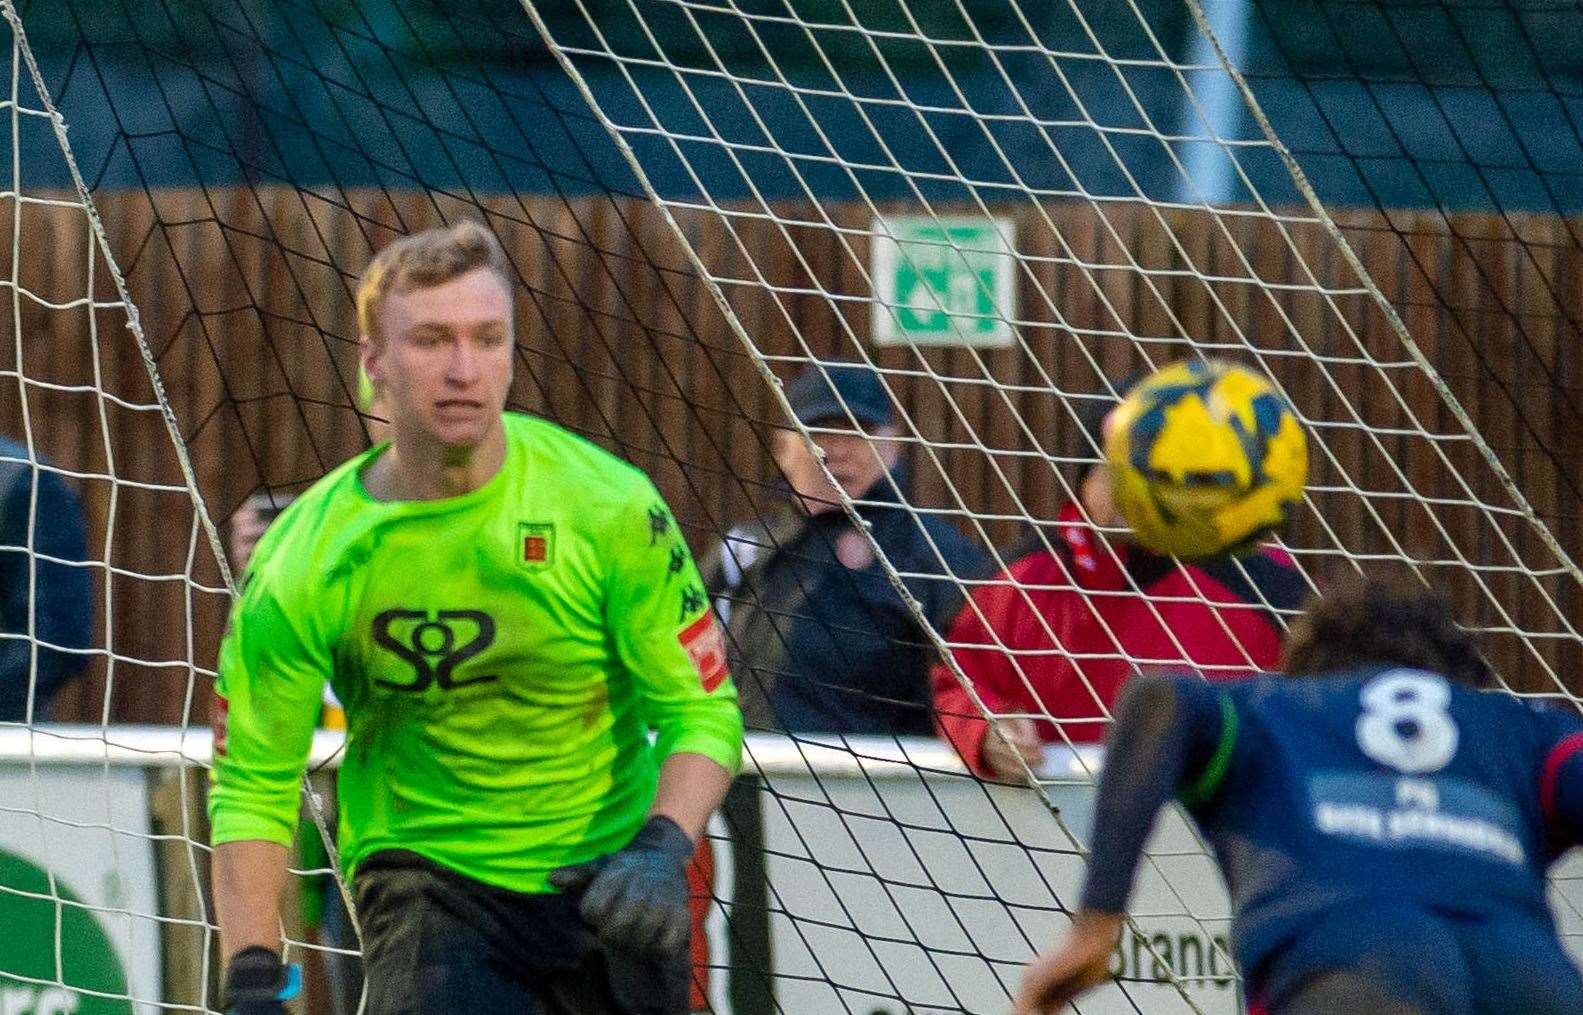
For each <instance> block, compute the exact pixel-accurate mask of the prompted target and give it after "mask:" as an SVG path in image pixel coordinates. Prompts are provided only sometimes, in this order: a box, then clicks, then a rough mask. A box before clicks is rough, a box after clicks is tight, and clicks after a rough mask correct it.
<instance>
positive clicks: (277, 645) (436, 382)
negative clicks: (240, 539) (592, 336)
mask: <svg viewBox="0 0 1583 1015" xmlns="http://www.w3.org/2000/svg"><path fill="white" fill-rule="evenodd" d="M509 277H510V276H509V274H508V265H507V262H506V258H505V254H504V252H503V251H502V250H501V248H500V246H499V244H498V242H497V241H496V240H495V238H494V237H493V235H491V234H490V233H489V232H488V231H487V230H485V229H484V228H483V227H482V226H480V225H477V224H473V223H463V224H461V225H458V226H455V227H453V228H450V229H444V230H431V231H429V232H425V233H419V234H416V235H414V236H410V237H408V238H406V239H403V240H400V241H398V242H396V243H393V244H391V245H390V246H388V247H387V248H385V249H384V250H383V251H381V252H380V254H379V255H378V256H377V257H376V258H375V259H374V261H373V263H372V264H370V265H369V267H368V269H367V271H366V272H365V273H364V275H363V278H362V280H361V282H360V283H359V287H358V293H357V311H358V325H359V329H360V332H361V335H362V342H363V365H364V367H365V369H366V370H367V372H368V374H369V376H370V377H371V378H372V379H373V381H374V383H375V384H376V385H377V386H378V388H379V390H380V393H381V395H382V397H383V398H384V399H385V402H386V405H387V407H388V411H389V413H390V417H391V435H392V439H391V441H390V443H389V444H381V445H379V446H376V447H374V448H372V449H370V450H369V451H367V452H365V453H364V454H362V455H359V456H358V457H356V458H354V459H352V460H351V461H349V462H347V463H345V464H344V465H342V466H341V467H339V468H337V469H336V470H334V471H333V472H331V473H330V474H329V475H328V476H326V477H325V478H324V479H323V480H321V481H320V482H319V483H318V484H316V485H315V486H314V487H313V488H312V489H310V490H309V491H308V492H306V493H304V494H303V495H301V496H300V497H299V498H298V499H297V500H296V501H295V502H294V503H293V504H292V505H291V506H290V508H288V509H287V510H286V512H285V513H283V514H282V515H281V516H280V518H279V519H278V520H277V521H276V523H275V524H274V525H273V526H272V527H271V528H270V530H269V531H268V533H267V534H266V535H265V536H264V538H263V539H262V541H260V543H259V545H258V549H257V550H256V551H255V554H254V556H253V559H252V562H251V565H250V566H249V568H248V571H247V574H246V576H245V577H244V579H243V582H242V588H243V591H242V594H241V596H240V598H239V599H238V601H237V604H236V607H235V610H234V613H233V615H232V619H231V627H230V631H229V633H228V634H227V636H226V639H225V642H224V644H223V646H222V649H221V653H220V677H219V686H218V691H219V694H218V697H217V699H216V702H215V708H216V738H215V765H214V785H213V790H212V793H211V795H210V805H209V806H210V815H211V818H212V824H213V842H214V847H215V849H214V896H215V909H216V913H217V916H218V920H219V925H220V940H221V947H222V949H223V952H224V954H225V957H226V959H227V975H226V995H227V997H226V1004H227V1006H228V1010H229V1011H231V1012H233V1013H238V1015H270V1013H280V1012H282V1011H283V1010H284V1009H283V1008H282V1005H281V1002H282V1001H283V1000H284V999H285V998H286V997H287V996H289V995H290V994H291V993H292V991H293V986H294V984H293V982H292V981H293V980H294V978H295V977H294V976H293V975H292V974H291V971H289V970H288V969H286V968H285V967H283V966H282V964H281V959H280V933H279V926H280V923H279V919H280V914H279V908H278V900H279V898H280V895H281V890H282V888H283V886H284V882H285V877H286V844H287V843H288V842H290V841H291V837H292V832H293V825H294V823H295V820H296V815H297V813H298V786H299V780H300V777H301V775H302V772H303V769H304V766H305V764H306V759H307V756H308V751H309V747H310V743H311V738H312V734H313V727H314V719H315V717H316V715H317V713H318V709H319V702H320V691H321V688H322V687H323V685H324V683H325V681H329V683H330V684H331V685H332V687H333V688H334V690H335V693H336V694H337V696H338V697H339V698H340V700H341V701H342V702H343V703H344V704H345V708H346V717H347V746H346V754H345V758H344V760H343V763H342V767H341V771H340V784H339V790H340V804H341V819H340V820H341V831H340V844H341V849H342V860H343V864H344V867H345V869H346V871H347V874H348V876H349V877H350V878H351V879H352V883H353V885H354V888H355V892H356V902H357V910H358V916H359V918H360V927H361V930H362V938H363V946H364V957H365V964H366V976H367V984H368V1004H367V1007H366V1009H365V1010H366V1011H367V1012H368V1013H369V1015H406V1013H420V1012H421V1013H448V1012H466V1013H469V1015H489V1013H495V1012H499V1013H506V1012H512V1013H524V1012H526V1013H537V1012H577V1013H590V1015H592V1013H600V1012H613V1013H633V1015H638V1013H654V1015H660V1013H673V1012H681V1011H684V1010H685V1008H686V1003H687V981H688V967H687V953H686V951H685V950H684V945H685V944H686V940H687V934H688V929H689V920H688V910H687V901H688V890H687V881H686V877H685V874H684V871H683V865H684V863H685V862H686V860H687V859H688V858H689V857H690V856H691V855H692V852H693V848H694V843H695V840H696V839H697V838H698V837H699V836H700V835H701V834H702V832H703V829H704V826H705V823H706V822H707V820H708V818H709V815H710V814H711V812H713V811H714V809H715V808H716V806H718V804H719V803H720V801H721V799H722V797H723V796H724V794H725V791H726V788H727V785H728V784H729V781H730V778H731V775H732V773H733V772H734V771H735V769H736V766H737V764H738V762H739V756H740V751H741V735H742V733H741V731H742V725H741V715H740V713H739V711H738V709H737V703H736V691H735V689H734V688H733V686H732V683H731V681H730V679H729V677H728V674H727V673H726V668H725V662H724V653H723V651H722V645H721V642H720V636H719V634H718V632H717V629H716V628H715V626H714V621H713V617H712V614H711V613H710V612H709V606H708V604H707V598H706V596H705V595H704V593H703V589H702V586H701V583H700V581H699V578H698V574H697V570H696V568H695V567H694V565H693V561H692V558H691V556H690V555H689V553H688V551H687V546H686V543H685V542H684V541H683V539H682V537H681V535H680V533H679V532H678V531H677V528H676V524H675V522H674V520H673V519H672V517H671V514H670V512H669V511H668V509H667V508H666V506H665V504H664V502H663V501H662V500H661V499H660V497H659V495H658V493H657V492H656V491H655V489H654V487H653V485H652V484H651V483H650V482H649V480H648V479H647V478H646V477H645V476H644V475H643V474H642V473H641V472H639V471H638V470H637V469H635V468H633V467H632V466H630V465H627V464H625V463H624V462H621V461H620V460H618V459H616V458H614V457H612V456H611V455H609V454H607V453H606V452H604V451H602V450H600V449H599V448H597V447H595V446H593V445H592V444H589V443H587V442H586V441H583V440H581V439H580V438H577V437H575V436H573V435H571V434H570V433H568V432H566V431H564V430H562V429H560V428H558V427H555V426H553V425H551V424H549V423H547V422H545V421H543V420H539V419H534V418H531V417H528V416H522V415H517V414H513V413H506V412H504V411H503V408H504V406H505V402H506V396H507V392H508V390H509V388H510V384H511V374H512V357H513V354H514V349H515V343H514V335H513V314H512V295H511V285H510V282H509ZM651 729H652V730H654V731H657V737H656V739H655V740H654V741H653V742H652V743H651V740H650V736H649V734H650V730H651Z"/></svg>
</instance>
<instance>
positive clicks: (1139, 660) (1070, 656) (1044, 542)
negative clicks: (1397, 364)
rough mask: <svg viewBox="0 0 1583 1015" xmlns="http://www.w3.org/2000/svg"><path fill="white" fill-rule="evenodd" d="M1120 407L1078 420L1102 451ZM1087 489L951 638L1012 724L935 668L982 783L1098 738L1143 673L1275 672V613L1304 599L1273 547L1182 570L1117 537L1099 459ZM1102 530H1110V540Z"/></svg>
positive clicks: (959, 741)
mask: <svg viewBox="0 0 1583 1015" xmlns="http://www.w3.org/2000/svg"><path fill="white" fill-rule="evenodd" d="M1113 408H1114V403H1111V402H1106V401H1098V400H1096V401H1094V402H1092V403H1091V404H1089V405H1088V406H1086V407H1085V410H1084V411H1083V412H1082V413H1081V414H1080V415H1081V417H1082V423H1083V426H1084V429H1085V431H1086V432H1087V433H1088V435H1089V437H1090V439H1091V440H1092V442H1093V447H1094V448H1096V449H1097V448H1098V447H1099V446H1100V444H1101V443H1102V441H1101V438H1100V434H1101V433H1102V431H1103V424H1104V419H1105V418H1106V417H1107V416H1108V415H1109V413H1110V410H1111V409H1113ZM1077 493H1078V497H1079V498H1080V499H1081V500H1082V503H1083V511H1079V510H1078V507H1077V504H1076V503H1073V502H1068V503H1067V504H1065V505H1064V506H1063V507H1062V508H1061V511H1060V514H1059V516H1058V520H1057V521H1056V523H1055V524H1054V525H1046V526H1042V527H1041V532H1040V533H1038V534H1037V535H1038V536H1039V537H1040V538H1035V539H1032V540H1030V541H1028V542H1027V543H1026V544H1025V546H1026V549H1025V551H1024V552H1021V553H1019V554H1017V555H1015V556H1013V557H1011V558H1010V563H1009V564H1008V565H1007V566H1006V569H1005V570H1004V571H1003V572H1001V574H1000V575H998V576H997V577H996V579H995V581H994V582H993V583H992V584H989V585H984V586H980V587H979V588H978V589H977V590H976V591H975V592H974V594H973V596H972V597H971V599H970V600H969V601H968V603H967V604H966V605H965V606H964V607H963V608H962V611H961V612H960V613H959V614H958V615H957V618H956V620H955V622H954V623H953V625H952V627H951V630H950V633H949V634H948V635H947V638H946V641H947V643H948V644H949V645H950V646H951V655H952V657H953V658H954V659H955V661H956V663H957V665H958V666H960V667H961V670H962V672H963V673H964V674H965V675H966V676H967V681H968V684H970V685H971V687H972V690H973V692H974V693H975V694H976V695H977V697H978V698H979V700H981V701H982V702H983V705H984V707H985V708H986V709H988V710H989V711H990V712H991V713H994V714H995V715H999V716H1004V717H1005V718H1001V719H999V720H998V721H997V723H996V725H997V726H998V727H999V735H995V734H992V733H991V732H990V729H989V725H988V723H986V722H985V721H984V719H983V718H982V713H981V711H980V709H979V707H978V705H977V704H976V703H975V702H974V701H973V699H972V698H971V697H969V693H968V690H967V688H966V687H964V686H963V685H962V682H961V681H960V680H959V678H958V677H957V676H956V674H955V673H954V672H953V671H952V669H951V668H950V667H948V666H946V665H944V664H939V665H936V666H935V668H934V672H933V681H932V682H933V687H934V703H935V708H936V714H937V721H938V722H939V725H940V729H941V732H942V734H943V735H944V736H945V738H946V739H947V740H948V741H950V743H951V744H952V745H953V746H954V747H955V748H956V750H957V752H958V753H959V754H961V756H962V758H963V760H964V761H966V762H967V765H968V767H969V768H971V769H972V770H973V771H974V772H976V773H977V774H979V775H982V776H992V777H999V778H1002V779H1011V780H1021V779H1022V778H1023V777H1024V769H1023V765H1024V764H1025V763H1026V764H1027V765H1028V766H1030V767H1035V766H1037V764H1038V762H1039V759H1040V757H1041V755H1042V751H1043V745H1044V744H1046V743H1052V742H1054V743H1073V744H1080V743H1093V742H1096V741H1098V740H1100V739H1101V738H1102V737H1103V736H1104V732H1105V727H1106V724H1107V722H1108V716H1109V714H1110V704H1111V702H1113V701H1114V700H1115V698H1116V694H1117V692H1118V691H1119V690H1120V688H1121V685H1122V683H1123V682H1125V681H1126V680H1127V678H1128V677H1130V676H1132V674H1134V673H1138V672H1143V671H1152V670H1159V669H1168V670H1176V669H1181V668H1182V667H1184V666H1188V667H1192V668H1194V669H1197V670H1199V671H1201V672H1203V673H1204V674H1205V675H1206V676H1208V677H1210V678H1214V677H1217V676H1219V677H1227V676H1237V675H1245V674H1248V673H1251V672H1255V671H1259V670H1267V669H1272V668H1273V667H1274V666H1275V665H1276V661H1277V659H1278V657H1279V655H1280V641H1281V633H1282V630H1283V628H1282V626H1281V624H1280V622H1279V620H1278V619H1277V613H1278V612H1282V611H1292V612H1296V610H1297V609H1298V607H1299V606H1300V605H1301V603H1302V599H1303V598H1304V595H1305V593H1306V592H1307V587H1306V584H1305V583H1304V581H1303V578H1302V576H1301V575H1300V574H1299V573H1298V572H1297V570H1296V568H1295V567H1294V566H1293V564H1292V561H1291V558H1290V557H1288V556H1287V555H1286V554H1285V553H1284V552H1282V551H1280V550H1277V549H1275V548H1273V547H1267V548H1264V549H1261V550H1260V551H1258V552H1257V553H1254V554H1250V555H1248V556H1245V557H1242V558H1239V559H1237V560H1220V561H1213V562H1208V563H1203V564H1196V565H1184V564H1179V563H1177V562H1176V561H1175V560H1173V559H1171V558H1168V557H1160V556H1157V555H1155V554H1153V553H1150V552H1148V551H1146V550H1144V549H1143V548H1142V547H1141V546H1137V545H1135V544H1131V543H1128V542H1127V541H1126V539H1125V536H1124V535H1121V534H1119V533H1117V532H1114V531H1108V530H1112V529H1114V528H1115V527H1117V526H1120V525H1122V524H1123V523H1122V522H1121V520H1120V516H1119V514H1118V512H1117V510H1116V508H1115V505H1114V502H1113V501H1112V499H1111V486H1110V474H1109V470H1108V468H1107V467H1106V466H1105V465H1104V464H1103V463H1102V462H1096V463H1094V464H1091V465H1088V466H1086V467H1085V468H1084V469H1083V472H1082V474H1081V475H1080V476H1079V477H1078V485H1077ZM1085 512H1086V514H1087V519H1086V520H1085V518H1084V517H1083V516H1084V513H1085ZM1091 523H1092V524H1091ZM1094 525H1098V526H1100V527H1101V528H1104V529H1106V530H1107V532H1106V533H1105V537H1104V538H1103V539H1101V538H1100V535H1099V533H1097V532H1095V531H1094V528H1093V526H1094ZM1107 543H1108V546H1107ZM1140 592H1141V593H1142V594H1141V595H1140V594H1139V593H1140ZM980 646H982V647H980ZM1035 717H1043V718H1035Z"/></svg>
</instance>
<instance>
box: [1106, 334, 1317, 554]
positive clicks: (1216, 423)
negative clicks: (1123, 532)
mask: <svg viewBox="0 0 1583 1015" xmlns="http://www.w3.org/2000/svg"><path fill="white" fill-rule="evenodd" d="M1105 459H1106V461H1107V462H1108V463H1109V464H1110V472H1111V482H1112V486H1113V489H1114V493H1113V496H1114V498H1115V501H1116V506H1117V507H1118V508H1119V509H1120V511H1121V513H1122V516H1123V517H1124V518H1126V520H1127V524H1128V525H1129V526H1131V528H1132V532H1133V535H1134V538H1136V539H1137V541H1138V542H1139V543H1141V544H1142V545H1143V546H1144V547H1146V548H1148V549H1150V550H1153V551H1154V552H1155V553H1162V554H1168V555H1171V556H1175V557H1181V558H1182V559H1184V560H1202V559H1205V558H1209V557H1219V556H1226V555H1234V554H1237V553H1242V552H1245V551H1247V550H1249V549H1251V548H1252V545H1253V544H1254V543H1255V542H1257V541H1258V539H1259V538H1260V537H1261V536H1264V535H1265V534H1267V533H1268V532H1270V531H1271V530H1272V529H1275V528H1277V527H1278V526H1280V525H1281V524H1282V523H1284V522H1285V521H1286V518H1287V515H1288V514H1289V513H1290V512H1291V510H1292V508H1293V506H1294V505H1295V504H1296V503H1297V502H1298V500H1299V499H1300V498H1301V497H1302V495H1303V484H1304V482H1305V481H1306V480H1307V478H1308V439H1307V437H1306V436H1305V435H1304V433H1303V428H1302V425H1301V424H1300V423H1298V421H1297V416H1296V415H1295V414H1294V413H1293V412H1292V408H1291V406H1289V405H1287V404H1286V400H1285V399H1283V398H1282V397H1281V396H1280V394H1278V393H1277V392H1276V390H1275V388H1274V386H1273V385H1271V383H1270V382H1269V380H1267V379H1266V378H1264V377H1262V376H1260V375H1259V374H1256V373H1254V372H1253V371H1251V370H1248V369H1247V368H1245V367H1240V366H1237V365H1235V364H1233V363H1224V362H1220V361H1217V360H1203V359H1198V360H1189V361H1187V362H1185V363H1176V364H1172V365H1171V366H1168V367H1165V368H1164V369H1162V370H1160V371H1159V372H1158V373H1156V374H1154V375H1153V376H1152V377H1149V378H1147V379H1146V380H1144V381H1142V382H1140V383H1139V384H1138V385H1137V386H1136V387H1134V388H1133V389H1132V390H1131V391H1130V392H1128V393H1127V397H1126V398H1125V399H1124V400H1123V401H1122V403H1121V405H1120V406H1118V407H1117V408H1116V410H1115V411H1114V412H1113V413H1112V414H1111V416H1110V417H1109V418H1108V419H1107V420H1106V421H1105Z"/></svg>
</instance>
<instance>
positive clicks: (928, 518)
mask: <svg viewBox="0 0 1583 1015" xmlns="http://www.w3.org/2000/svg"><path fill="white" fill-rule="evenodd" d="M826 369H827V370H828V372H829V379H828V380H827V379H826V377H825V375H824V372H823V371H821V370H820V368H818V367H814V368H812V369H811V370H809V371H808V372H807V373H804V374H803V375H801V376H800V377H798V378H796V379H795V380H793V381H792V382H791V383H790V384H788V385H787V392H786V393H787V398H788V400H789V401H790V402H791V406H792V411H793V412H794V413H796V416H797V419H798V420H799V421H800V422H802V423H803V424H804V425H806V426H808V427H811V428H815V429H816V432H815V433H814V435H813V438H814V442H815V443H816V444H818V445H819V447H821V448H822V449H823V450H824V453H825V461H826V464H827V465H828V466H829V470H830V473H831V474H832V475H833V476H834V477H835V480H836V482H837V483H839V484H840V486H841V488H842V489H843V490H845V492H846V493H847V494H848V496H850V497H851V498H852V499H853V500H854V501H857V502H859V503H858V505H857V512H858V514H859V515H860V516H861V517H862V519H863V520H864V522H866V523H867V524H868V526H869V534H867V535H866V534H865V533H863V532H861V531H859V530H858V529H857V528H855V527H854V526H853V525H852V521H851V518H850V517H849V516H848V515H847V513H846V512H845V511H844V510H842V508H841V505H840V503H839V494H838V492H837V491H836V490H835V489H834V488H833V487H832V486H831V485H830V482H829V480H828V479H826V478H825V475H824V473H823V471H821V470H820V468H819V465H818V463H817V462H816V461H815V460H814V458H813V456H812V455H811V454H809V452H808V450H807V448H806V447H805V445H804V444H803V439H802V435H801V434H800V433H798V432H796V431H792V430H786V431H780V432H778V433H777V434H776V439H775V446H774V455H775V460H776V463H777V464H778V465H779V466H780V470H781V473H782V474H783V475H784V476H785V478H786V482H787V484H788V486H789V487H790V493H791V496H790V497H789V498H788V499H787V500H786V502H785V503H783V504H781V505H779V506H778V507H777V508H775V509H774V510H772V511H769V512H767V513H766V516H765V517H764V518H761V519H755V520H754V521H752V522H750V523H748V524H744V525H739V526H737V527H736V528H734V529H732V530H731V532H730V533H729V534H728V535H727V537H726V539H725V541H724V542H723V543H722V544H721V545H720V546H719V547H718V548H717V549H716V550H715V551H714V552H713V553H710V554H708V555H706V556H705V558H704V563H703V575H704V580H705V582H706V583H707V584H708V585H709V589H710V593H711V594H712V595H713V596H715V603H716V608H717V610H718V611H719V614H720V617H721V619H722V621H723V622H724V624H725V628H726V645H727V650H728V652H729V655H730V663H731V673H732V675H733V677H734V678H735V680H736V682H737V687H738V692H739V694H740V695H741V698H742V712H743V716H744V717H745V719H746V720H747V724H748V725H749V726H750V727H755V728H759V729H780V730H786V731H791V732H838V733H927V732H928V731H929V730H930V729H931V719H930V714H929V684H928V678H929V667H930V665H931V663H932V662H933V661H934V659H935V657H936V649H935V648H934V646H933V644H932V643H931V641H930V639H929V636H928V633H927V632H926V631H924V630H923V629H922V628H921V626H920V625H919V623H918V621H917V619H916V618H915V616H914V614H913V613H912V611H911V610H910V609H909V608H908V606H907V604H906V603H904V602H903V601H902V598H901V596H900V595H898V594H897V592H896V590H895V588H894V587H893V586H892V585H891V582H890V579H889V577H888V576H887V574H886V572H885V570H884V567H883V566H882V564H881V562H880V560H879V557H878V555H877V554H876V553H875V551H874V545H875V544H877V545H878V547H879V551H880V553H883V554H884V556H885V558H886V559H888V560H889V561H890V563H891V564H892V566H894V567H895V569H896V570H897V571H898V572H900V573H901V574H902V575H903V579H902V580H903V582H904V584H905V585H906V587H907V590H908V591H909V593H911V595H912V596H913V598H915V599H916V600H917V601H918V603H919V604H921V605H922V607H923V613H924V616H925V617H926V618H927V620H928V622H929V624H930V625H932V626H934V627H935V629H936V630H942V629H943V628H944V625H946V624H948V623H949V622H950V620H951V618H952V617H953V616H955V615H956V611H957V608H958V607H959V606H960V605H961V602H962V598H961V592H960V586H959V584H958V581H959V580H960V579H962V578H971V577H980V576H982V575H983V574H984V573H985V571H986V570H987V561H986V559H985V557H984V556H983V554H981V553H980V552H979V551H978V550H977V549H975V548H974V546H973V545H972V544H971V543H970V542H969V541H968V540H967V538H966V537H965V536H963V535H962V533H961V532H960V531H958V530H957V529H956V528H955V527H954V526H952V525H951V524H950V523H949V522H947V521H945V520H943V519H941V518H939V517H938V516H934V515H921V514H917V513H915V512H913V511H911V510H909V509H908V505H907V503H906V494H907V487H906V483H905V480H904V478H903V476H902V473H901V470H900V469H899V467H898V465H897V460H898V456H899V450H900V449H899V445H898V444H897V442H896V441H895V440H894V438H895V437H896V435H897V429H896V426H895V423H894V418H893V414H892V408H891V401H890V396H889V394H888V393H887V392H886V390H885V386H884V384H883V383H882V382H881V381H880V379H879V377H878V376H877V375H876V374H875V372H874V371H873V370H871V369H869V368H868V367H865V366H855V365H843V366H834V367H829V368H826ZM854 421H855V422H856V424H857V425H858V427H859V428H860V429H854V428H853V423H854ZM821 429H822V430H832V431H838V432H833V433H831V432H817V431H818V430H821ZM893 483H894V486H893ZM870 535H872V538H873V543H872V544H871V543H870Z"/></svg>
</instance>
